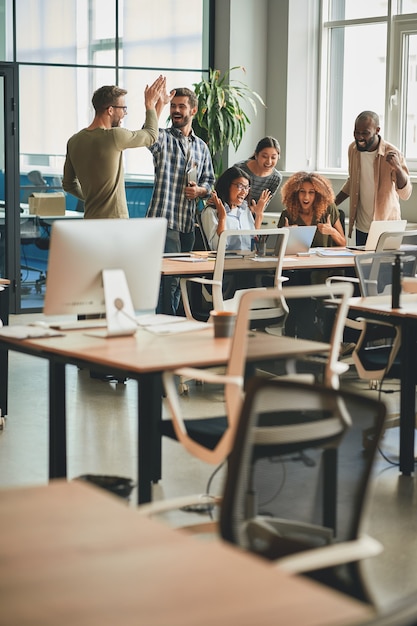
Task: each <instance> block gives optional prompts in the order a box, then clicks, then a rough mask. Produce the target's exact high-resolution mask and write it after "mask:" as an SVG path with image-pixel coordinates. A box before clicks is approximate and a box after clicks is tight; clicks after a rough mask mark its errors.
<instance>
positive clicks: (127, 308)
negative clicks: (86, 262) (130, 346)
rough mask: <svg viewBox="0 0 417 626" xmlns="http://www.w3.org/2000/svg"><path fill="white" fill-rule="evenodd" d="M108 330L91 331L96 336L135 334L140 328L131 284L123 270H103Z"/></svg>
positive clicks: (90, 333)
mask: <svg viewBox="0 0 417 626" xmlns="http://www.w3.org/2000/svg"><path fill="white" fill-rule="evenodd" d="M102 277H103V288H104V302H105V307H106V319H107V330H97V331H95V330H93V331H89V332H88V333H87V334H88V335H93V336H95V337H123V336H129V335H134V334H135V332H136V331H137V329H138V324H137V321H136V317H135V311H134V308H133V304H132V298H131V297H130V291H129V286H128V284H127V280H126V275H125V273H124V271H123V270H103V271H102Z"/></svg>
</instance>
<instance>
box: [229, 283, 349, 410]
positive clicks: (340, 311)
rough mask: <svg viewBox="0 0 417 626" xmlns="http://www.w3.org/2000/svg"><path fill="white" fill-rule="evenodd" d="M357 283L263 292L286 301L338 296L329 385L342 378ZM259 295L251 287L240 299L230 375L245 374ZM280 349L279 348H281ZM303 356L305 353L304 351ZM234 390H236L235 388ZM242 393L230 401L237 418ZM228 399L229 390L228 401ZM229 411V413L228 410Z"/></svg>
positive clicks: (327, 372) (268, 297) (327, 373)
mask: <svg viewBox="0 0 417 626" xmlns="http://www.w3.org/2000/svg"><path fill="white" fill-rule="evenodd" d="M352 291H353V287H352V285H351V284H349V283H336V284H333V285H324V284H321V285H303V286H301V287H285V288H283V289H276V288H275V287H271V288H269V289H265V290H264V291H263V293H262V298H263V299H265V300H271V301H273V300H275V299H276V298H277V293H279V294H281V296H282V297H283V298H284V300H285V301H286V302H290V301H291V300H292V299H294V300H295V299H301V298H306V297H310V298H326V299H330V298H331V296H333V297H335V298H336V302H334V301H332V303H331V304H332V306H335V315H334V323H333V328H332V331H331V338H330V350H329V354H328V358H327V362H326V365H325V374H324V381H325V385H327V386H329V387H335V388H337V387H338V385H339V380H338V376H337V371H338V368H337V362H338V358H339V351H340V344H341V342H342V337H343V328H344V324H345V319H346V316H347V313H348V310H349V298H350V297H351V295H352ZM258 297H259V292H258V290H257V289H248V290H247V291H246V292H245V293H244V294H243V295H242V297H241V299H240V303H239V309H238V314H237V318H236V326H235V332H234V335H233V339H232V348H231V352H230V359H229V363H228V366H227V374H228V375H229V376H243V374H244V367H245V361H246V352H247V342H248V323H249V319H250V311H251V308H252V306H253V303H254V301H255V300H256V299H257V298H258ZM270 338H271V341H276V342H279V341H280V337H279V336H274V335H270ZM277 353H279V351H278V350H277ZM301 356H302V355H301ZM231 393H232V394H235V393H236V391H235V390H234V389H233V388H232V390H231ZM242 397H243V396H242V395H241V396H240V398H239V401H238V402H236V397H235V396H233V395H232V400H231V402H230V404H229V407H228V408H229V410H231V411H232V412H233V415H234V417H236V419H237V414H238V413H239V412H240V409H241V402H242ZM227 401H228V397H227V392H226V403H227ZM228 414H229V413H228Z"/></svg>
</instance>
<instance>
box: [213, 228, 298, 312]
mask: <svg viewBox="0 0 417 626" xmlns="http://www.w3.org/2000/svg"><path fill="white" fill-rule="evenodd" d="M288 233H289V231H288V228H263V229H262V231H260V230H259V229H256V228H250V229H245V230H239V231H235V230H224V231H223V232H222V233H221V235H220V237H219V245H218V247H217V254H216V262H215V265H214V271H213V280H214V281H216V282H217V285H222V284H223V275H224V264H225V259H226V254H227V242H228V239H229V238H230V237H233V236H236V234H239V236H243V237H244V236H250V237H254V238H255V237H257V236H260V235H262V236H267V235H274V236H275V237H276V239H277V244H276V248H275V253H274V258H276V259H277V260H276V265H275V274H274V285H275V286H279V285H280V283H281V276H282V265H283V262H284V255H285V248H286V245H287V241H288ZM242 254H244V255H245V256H246V255H247V256H248V263H254V262H255V261H251V260H250V257H251V256H253V254H251V253H250V251H242ZM251 269H252V268H251ZM261 269H262V265H260V270H261ZM213 308H214V309H216V310H220V311H221V310H223V308H224V306H223V292H222V288H221V287H220V288H217V289H216V288H215V286H214V288H213Z"/></svg>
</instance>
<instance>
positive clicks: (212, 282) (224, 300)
mask: <svg viewBox="0 0 417 626" xmlns="http://www.w3.org/2000/svg"><path fill="white" fill-rule="evenodd" d="M237 234H238V235H239V236H249V237H256V236H257V235H259V234H260V231H259V229H256V228H253V229H245V230H239V231H234V230H225V231H223V232H222V233H221V235H220V237H219V245H218V248H217V253H216V259H215V265H214V270H213V277H212V278H205V277H191V278H182V279H181V280H180V287H181V295H182V301H183V305H184V312H185V315H186V317H187V318H188V319H191V320H192V319H196V318H195V317H194V314H193V311H192V305H191V302H190V298H189V292H188V286H189V285H190V284H200V285H202V286H203V287H210V288H211V290H212V295H211V298H212V305H210V306H211V308H212V309H215V310H216V311H234V312H236V311H237V309H238V306H239V301H240V298H241V296H242V294H243V293H245V291H246V290H245V289H238V290H237V291H235V292H234V294H233V295H232V294H231V293H229V292H228V291H227V287H226V285H227V277H228V276H227V275H225V272H224V266H225V260H226V259H227V254H228V250H227V243H228V239H229V238H230V237H233V236H236V235H237ZM262 235H274V236H275V237H277V238H278V244H277V246H276V249H275V254H276V258H277V261H276V266H275V274H274V278H273V284H274V286H275V287H279V286H280V285H281V283H282V281H283V280H285V279H283V278H282V264H283V260H284V254H285V247H286V242H287V239H288V229H286V228H280V229H277V228H271V229H270V228H266V229H262ZM234 252H237V253H239V251H234ZM229 253H230V252H229ZM244 256H247V257H248V259H247V261H245V262H247V263H248V264H250V263H254V262H255V261H253V260H251V259H250V257H251V256H254V255H253V254H252V255H251V254H250V252H245V251H244ZM274 258H275V257H274ZM261 268H262V266H261V265H260V268H259V269H260V270H261ZM248 270H249V271H251V270H253V266H251V267H250V266H249V265H248ZM237 274H239V272H236V273H235V275H237ZM263 289H264V287H260V288H259V294H260V295H261V293H262V290H263ZM229 296H230V297H229ZM278 311H279V312H280V315H281V317H282V316H285V315H286V313H287V311H286V306H285V302H284V301H283V300H282V299H281V298H280V297H277V300H276V302H275V305H274V306H273V307H272V308H271V301H270V300H268V303H267V306H265V305H264V303H263V301H262V298H261V297H260V298H259V300H258V301H257V303H256V305H255V306H253V308H252V310H251V314H250V316H251V320H252V326H253V327H259V324H264V323H265V321H267V320H268V319H269V318H273V319H276V318H277V312H278Z"/></svg>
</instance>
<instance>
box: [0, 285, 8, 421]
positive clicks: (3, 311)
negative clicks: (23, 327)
mask: <svg viewBox="0 0 417 626" xmlns="http://www.w3.org/2000/svg"><path fill="white" fill-rule="evenodd" d="M0 319H1V320H2V322H3V324H4V325H5V326H7V325H8V324H9V287H6V288H5V289H3V291H1V292H0ZM8 385H9V351H8V350H7V349H1V350H0V411H1V415H0V417H4V416H5V415H7V410H8V408H7V400H8V389H9V387H8Z"/></svg>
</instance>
